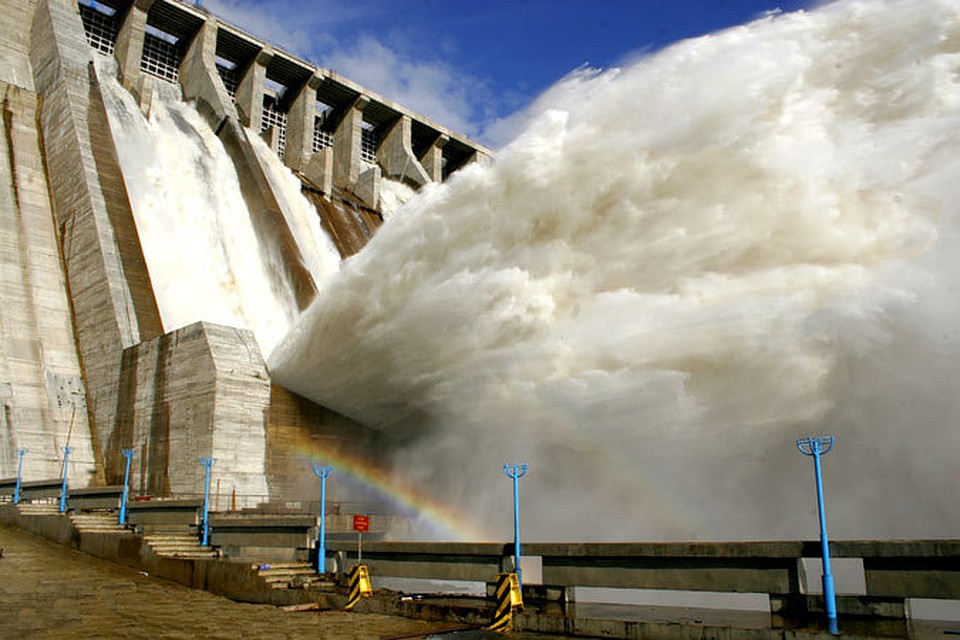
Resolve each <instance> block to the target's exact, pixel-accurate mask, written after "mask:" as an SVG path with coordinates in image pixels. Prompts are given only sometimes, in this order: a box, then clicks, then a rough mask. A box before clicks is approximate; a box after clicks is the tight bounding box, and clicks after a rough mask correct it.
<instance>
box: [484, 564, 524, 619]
mask: <svg viewBox="0 0 960 640" xmlns="http://www.w3.org/2000/svg"><path fill="white" fill-rule="evenodd" d="M496 598H497V606H496V608H495V609H494V612H493V622H491V623H490V626H489V627H487V628H486V629H487V630H488V631H497V632H499V633H506V632H507V631H510V630H511V629H512V628H513V611H514V609H519V610H520V611H523V595H522V594H521V593H520V582H519V581H518V580H517V574H515V573H498V574H497V590H496Z"/></svg>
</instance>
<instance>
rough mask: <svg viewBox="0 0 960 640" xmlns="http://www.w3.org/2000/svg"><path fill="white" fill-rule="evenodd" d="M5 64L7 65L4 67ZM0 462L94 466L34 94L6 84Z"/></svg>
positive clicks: (84, 470)
mask: <svg viewBox="0 0 960 640" xmlns="http://www.w3.org/2000/svg"><path fill="white" fill-rule="evenodd" d="M6 69H8V68H6ZM0 96H2V110H3V119H2V121H0V269H2V273H3V277H2V280H0V292H2V300H3V302H2V304H0V403H2V412H0V468H2V469H3V470H4V471H6V472H7V473H6V474H3V473H2V472H0V475H9V474H10V472H11V471H12V470H13V469H14V468H15V466H14V465H15V464H16V461H17V459H18V454H17V451H18V450H19V449H27V450H28V451H27V454H28V455H29V456H30V458H29V460H30V463H31V465H32V466H33V468H34V469H35V470H36V473H37V474H38V477H51V476H56V475H57V474H58V473H59V469H60V464H61V462H62V460H63V453H62V448H63V447H65V446H70V447H73V448H74V452H73V462H74V464H73V466H72V467H71V469H72V473H71V477H72V479H74V480H76V481H80V482H86V481H88V480H90V479H91V477H92V475H93V474H94V472H95V464H94V454H93V450H94V448H93V442H92V439H91V437H90V429H89V423H88V419H87V404H86V390H85V387H84V383H83V377H82V371H81V368H80V360H79V356H78V353H77V348H76V344H75V334H74V328H73V324H72V317H71V314H70V303H69V299H68V294H67V282H66V277H65V274H64V270H63V265H62V262H61V259H60V244H59V241H58V235H57V230H56V229H55V227H54V220H53V214H52V206H51V202H50V194H49V192H48V191H47V181H46V175H45V170H44V166H43V159H42V140H41V138H40V134H39V132H38V130H37V126H36V123H37V110H38V99H37V95H36V94H35V93H33V92H32V91H30V90H29V89H28V88H24V87H20V86H16V85H12V84H6V83H3V82H0Z"/></svg>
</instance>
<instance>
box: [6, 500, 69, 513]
mask: <svg viewBox="0 0 960 640" xmlns="http://www.w3.org/2000/svg"><path fill="white" fill-rule="evenodd" d="M17 510H18V511H19V512H20V513H21V514H23V515H57V514H59V513H60V505H58V504H33V503H26V504H24V503H22V502H21V503H20V504H18V505H17Z"/></svg>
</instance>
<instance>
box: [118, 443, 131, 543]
mask: <svg viewBox="0 0 960 640" xmlns="http://www.w3.org/2000/svg"><path fill="white" fill-rule="evenodd" d="M121 451H122V452H123V457H124V458H126V459H127V466H126V470H125V471H124V472H123V497H122V498H120V520H119V524H120V526H121V527H122V526H124V525H125V524H127V497H128V496H129V494H130V459H131V458H133V449H121Z"/></svg>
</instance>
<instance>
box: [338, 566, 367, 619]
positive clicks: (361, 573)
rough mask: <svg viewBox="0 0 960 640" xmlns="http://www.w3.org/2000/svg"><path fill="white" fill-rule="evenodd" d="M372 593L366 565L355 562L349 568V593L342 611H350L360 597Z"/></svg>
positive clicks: (365, 596)
mask: <svg viewBox="0 0 960 640" xmlns="http://www.w3.org/2000/svg"><path fill="white" fill-rule="evenodd" d="M372 594H373V588H372V587H371V586H370V572H369V571H368V570H367V565H365V564H357V565H354V566H353V569H350V595H349V596H347V604H346V606H345V607H344V608H343V610H344V611H351V610H353V608H354V607H355V606H357V603H358V602H360V598H369V597H370V596H371V595H372Z"/></svg>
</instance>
